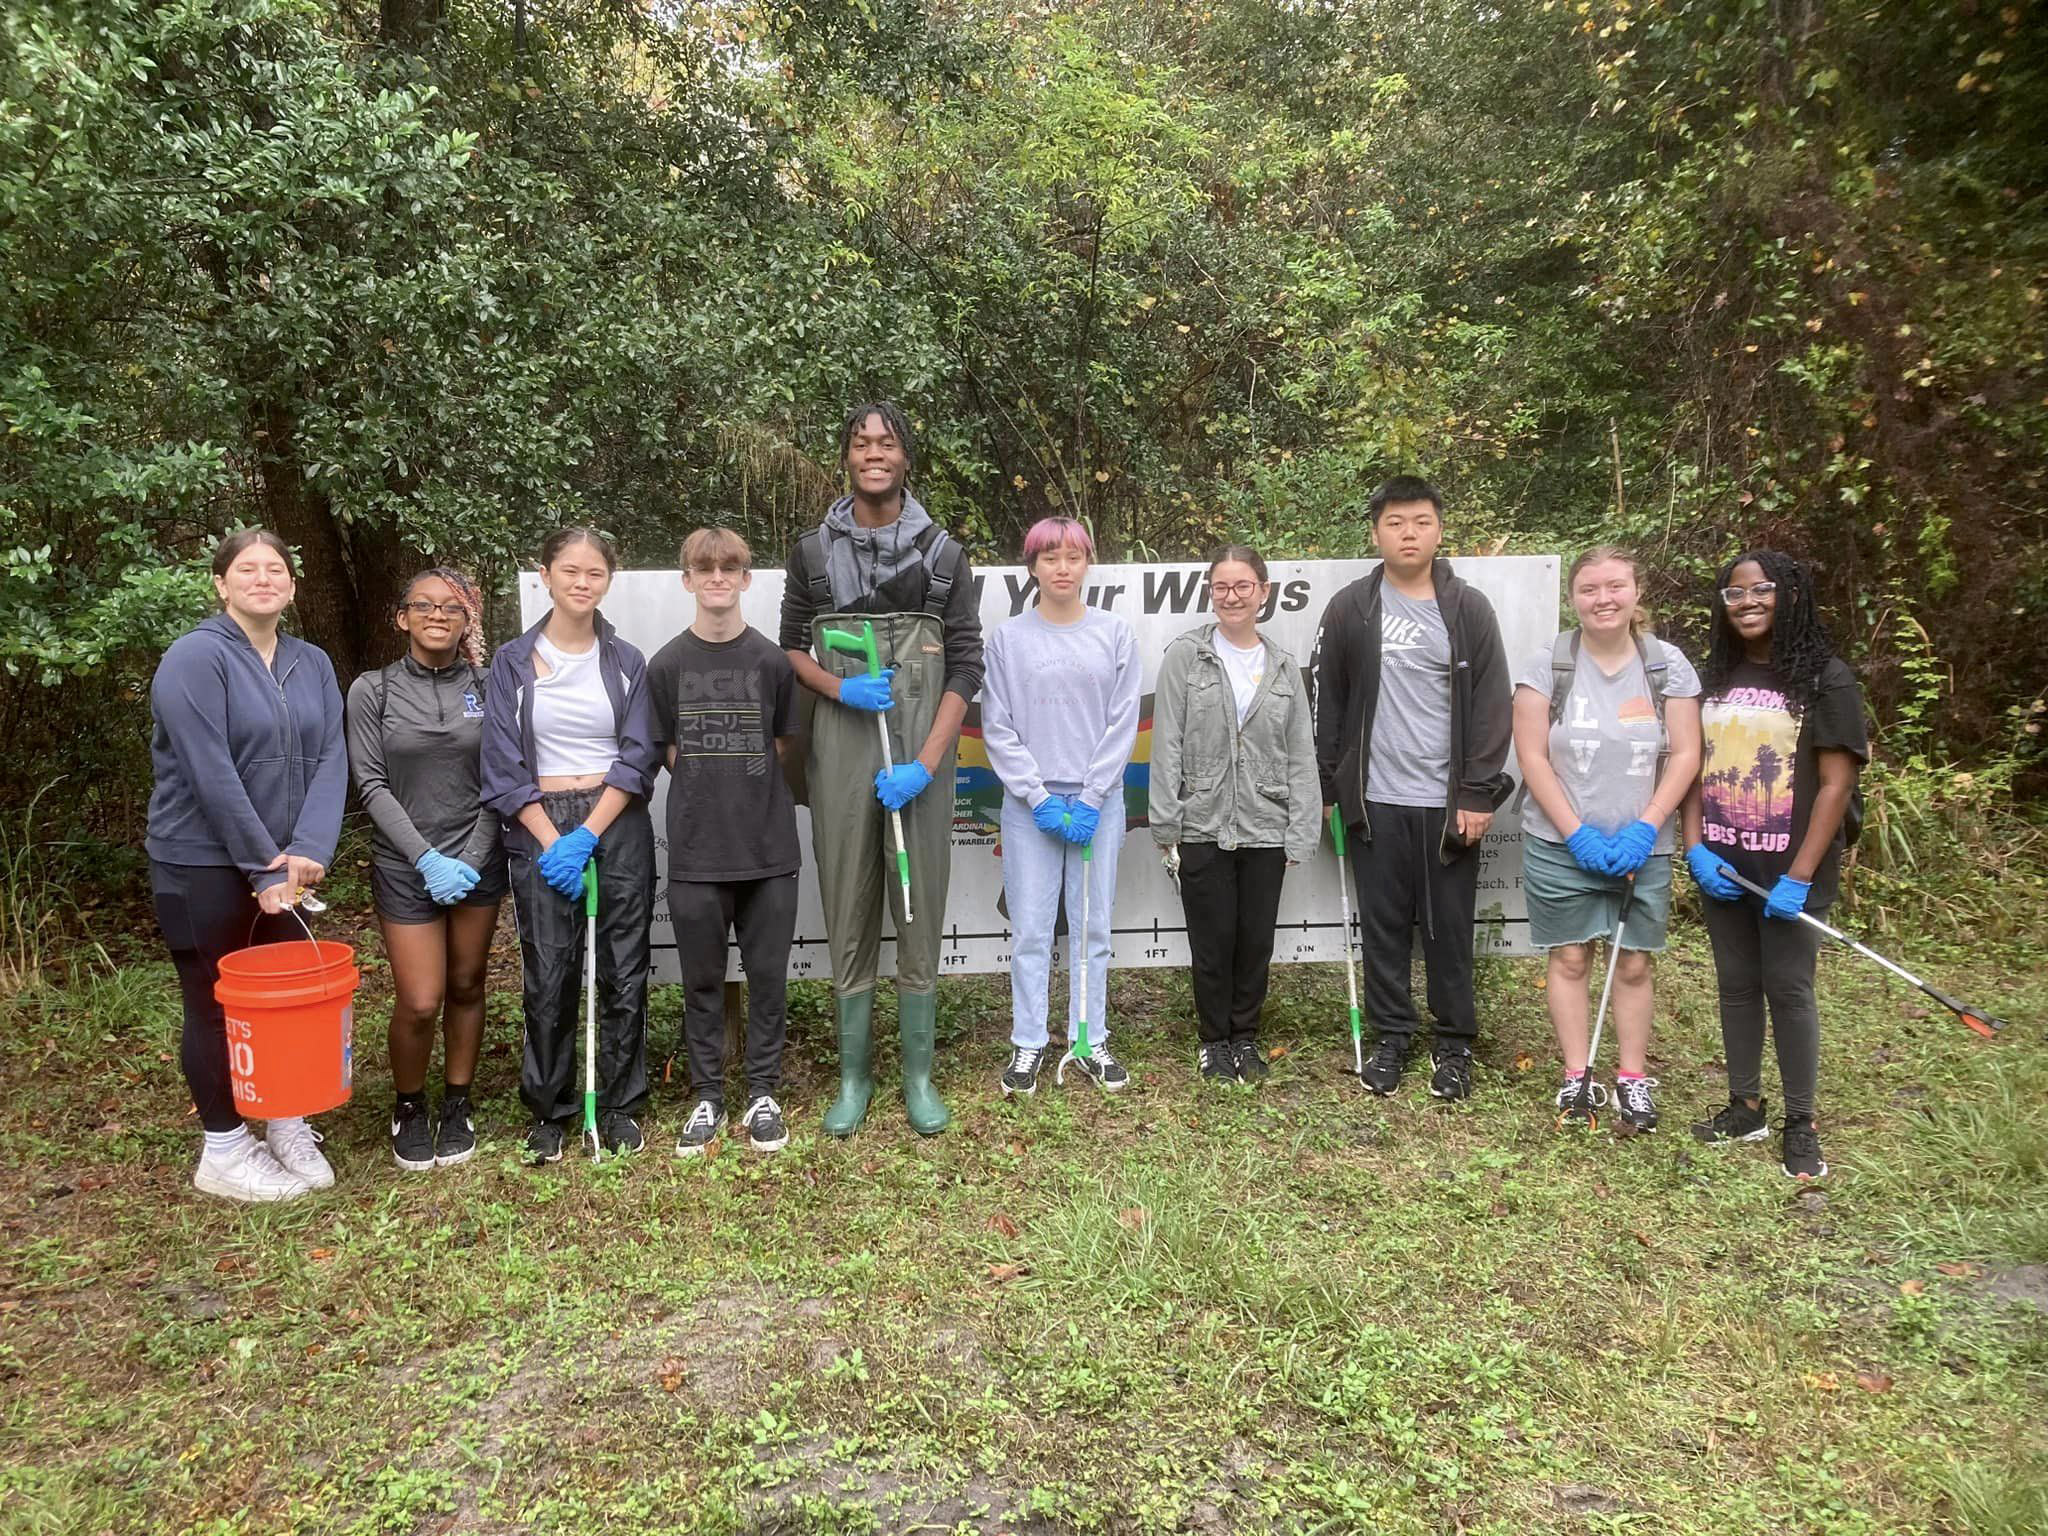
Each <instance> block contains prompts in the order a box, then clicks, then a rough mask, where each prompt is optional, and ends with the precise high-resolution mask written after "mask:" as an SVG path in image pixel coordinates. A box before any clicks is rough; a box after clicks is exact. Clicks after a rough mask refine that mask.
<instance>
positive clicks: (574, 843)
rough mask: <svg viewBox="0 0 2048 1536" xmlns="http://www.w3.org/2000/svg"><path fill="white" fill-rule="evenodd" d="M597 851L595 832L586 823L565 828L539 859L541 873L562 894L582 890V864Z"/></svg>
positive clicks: (568, 894)
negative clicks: (568, 828) (581, 825)
mask: <svg viewBox="0 0 2048 1536" xmlns="http://www.w3.org/2000/svg"><path fill="white" fill-rule="evenodd" d="M595 852H597V834H596V833H595V832H593V831H591V830H590V828H588V827H578V828H577V829H576V830H575V831H573V832H564V833H563V834H562V835H561V836H560V837H558V838H556V839H555V840H554V841H553V842H552V843H550V844H549V845H548V846H547V848H546V850H545V851H544V852H543V853H542V854H541V856H540V859H539V861H538V862H539V864H540V877H541V879H543V880H545V881H547V883H548V884H549V885H551V886H553V887H554V888H555V889H556V890H558V891H560V892H561V893H562V894H563V895H564V896H581V895H582V894H583V866H584V865H586V864H588V863H589V862H590V856H591V855H592V854H593V853H595Z"/></svg>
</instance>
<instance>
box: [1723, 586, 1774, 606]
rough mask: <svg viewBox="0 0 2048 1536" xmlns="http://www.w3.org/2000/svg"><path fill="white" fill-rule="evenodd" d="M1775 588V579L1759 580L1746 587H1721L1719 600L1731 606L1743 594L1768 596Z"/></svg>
mask: <svg viewBox="0 0 2048 1536" xmlns="http://www.w3.org/2000/svg"><path fill="white" fill-rule="evenodd" d="M1777 590H1778V584H1777V583H1776V582H1775V581H1759V582H1757V583H1755V584H1754V585H1753V586H1747V587H1723V588H1722V589H1721V601H1722V602H1724V603H1726V604H1727V605H1728V606H1729V607H1730V608H1733V607H1734V606H1735V605H1736V604H1737V603H1739V602H1741V601H1742V599H1743V596H1744V595H1745V594H1747V595H1748V596H1750V597H1769V596H1770V595H1771V594H1772V593H1773V592H1775V591H1777Z"/></svg>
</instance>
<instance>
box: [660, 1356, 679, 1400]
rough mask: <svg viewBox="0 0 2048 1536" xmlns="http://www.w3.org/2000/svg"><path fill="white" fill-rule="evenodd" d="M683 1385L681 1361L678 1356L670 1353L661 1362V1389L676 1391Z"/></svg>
mask: <svg viewBox="0 0 2048 1536" xmlns="http://www.w3.org/2000/svg"><path fill="white" fill-rule="evenodd" d="M682 1385H683V1362H682V1360H681V1358H680V1357H678V1356H676V1355H670V1356H669V1357H668V1358H667V1359H666V1360H664V1361H662V1362H661V1390H662V1391H664V1392H676V1391H679V1390H681V1388H682Z"/></svg>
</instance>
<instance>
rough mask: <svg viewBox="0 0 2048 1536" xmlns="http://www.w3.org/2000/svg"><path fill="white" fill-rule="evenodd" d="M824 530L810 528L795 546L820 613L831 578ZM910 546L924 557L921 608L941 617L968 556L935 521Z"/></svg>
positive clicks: (826, 609)
mask: <svg viewBox="0 0 2048 1536" xmlns="http://www.w3.org/2000/svg"><path fill="white" fill-rule="evenodd" d="M825 533H826V530H825V529H824V528H823V527H818V528H813V529H812V530H811V531H810V532H809V533H807V534H805V535H804V536H803V538H802V539H801V540H800V541H798V546H797V547H798V548H799V549H801V550H802V551H803V555H804V569H805V570H806V571H807V572H809V574H810V585H811V599H812V601H813V602H815V603H816V604H817V605H818V609H819V611H820V612H821V613H831V612H832V611H833V604H832V580H831V578H830V577H829V576H828V575H826V573H825ZM910 547H911V548H912V549H914V550H916V551H917V552H918V554H919V556H921V557H922V558H923V560H924V569H925V593H924V607H923V609H922V610H921V611H922V612H925V613H928V614H930V615H931V616H932V617H933V618H935V619H939V618H943V617H944V616H945V612H946V603H947V601H948V599H950V598H951V597H952V595H953V584H954V583H955V582H957V581H958V580H959V579H960V571H961V568H962V567H963V566H964V565H965V564H966V562H967V557H966V556H965V555H963V554H962V553H961V552H960V546H959V544H958V543H957V542H956V541H955V540H954V539H953V537H952V535H951V534H949V533H947V532H946V530H945V529H943V528H941V527H940V526H939V525H938V524H937V523H933V524H932V525H931V526H930V527H928V528H926V529H924V530H923V531H922V532H921V533H919V534H918V536H917V537H916V538H915V539H913V540H911V543H910Z"/></svg>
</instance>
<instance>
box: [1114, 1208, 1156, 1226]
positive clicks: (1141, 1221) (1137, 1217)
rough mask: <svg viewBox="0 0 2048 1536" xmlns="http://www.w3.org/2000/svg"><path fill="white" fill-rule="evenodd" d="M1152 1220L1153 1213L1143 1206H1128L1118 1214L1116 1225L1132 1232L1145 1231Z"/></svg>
mask: <svg viewBox="0 0 2048 1536" xmlns="http://www.w3.org/2000/svg"><path fill="white" fill-rule="evenodd" d="M1151 1219H1152V1213H1151V1212H1150V1211H1148V1210H1146V1209H1145V1207H1143V1206H1142V1205H1127V1206H1125V1207H1124V1208H1123V1209H1122V1210H1120V1211H1118V1212H1117V1213H1116V1224H1117V1225H1118V1226H1120V1227H1124V1228H1126V1229H1128V1230H1129V1231H1132V1232H1137V1231H1141V1230H1143V1228H1144V1226H1145V1223H1146V1222H1148V1221H1150V1220H1151Z"/></svg>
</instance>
